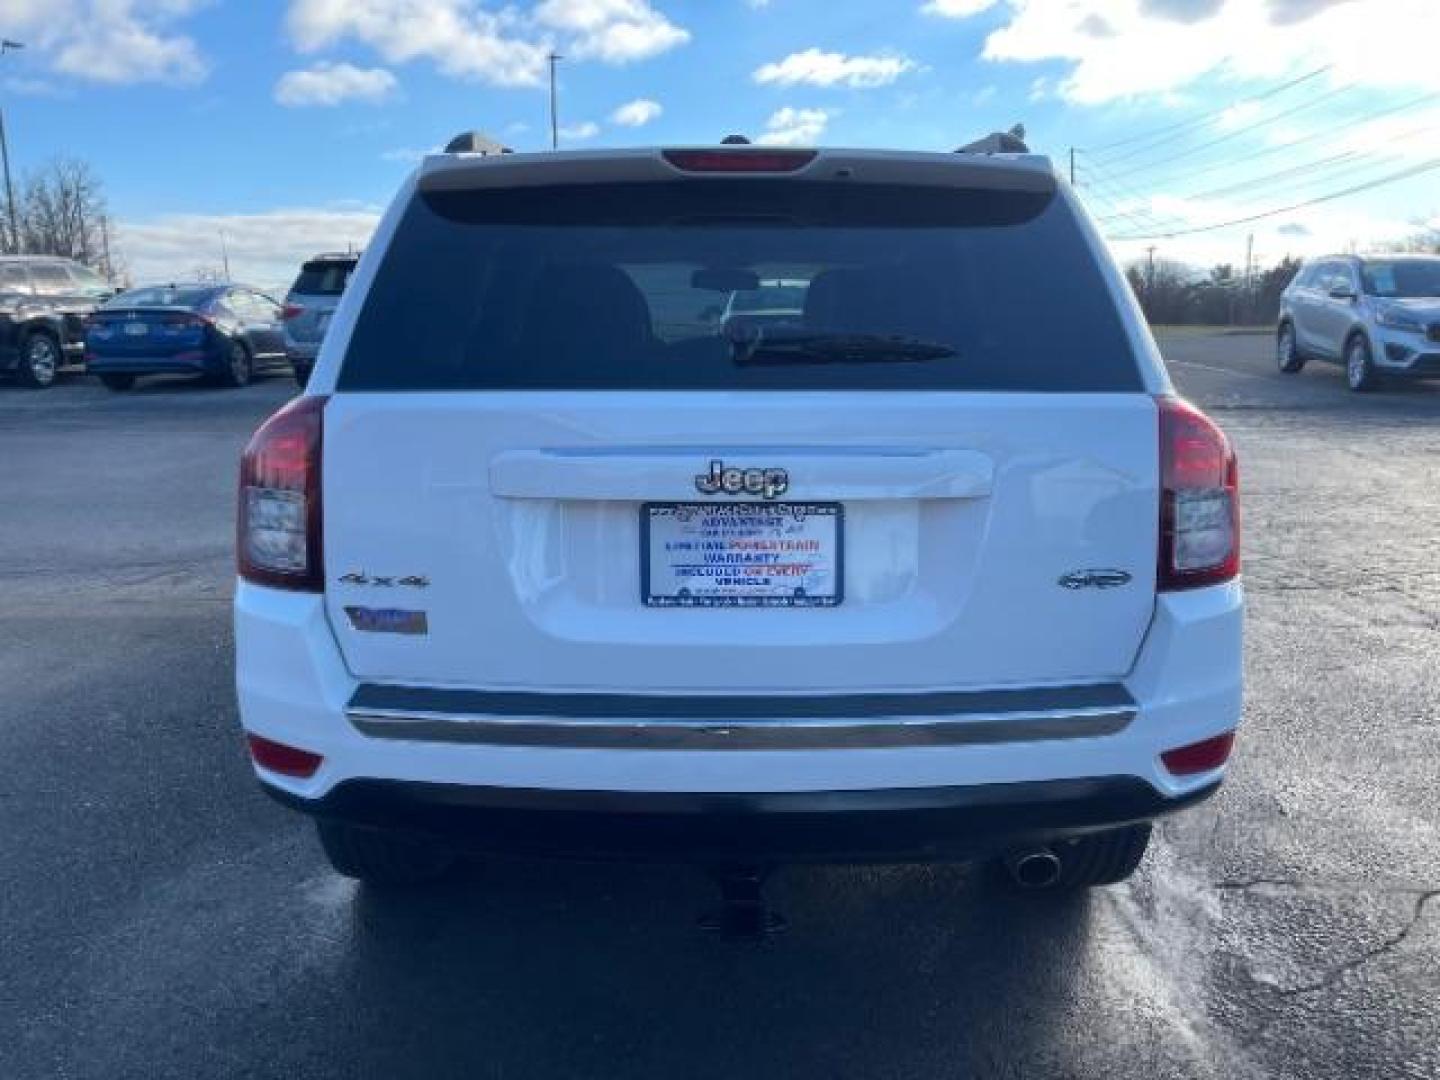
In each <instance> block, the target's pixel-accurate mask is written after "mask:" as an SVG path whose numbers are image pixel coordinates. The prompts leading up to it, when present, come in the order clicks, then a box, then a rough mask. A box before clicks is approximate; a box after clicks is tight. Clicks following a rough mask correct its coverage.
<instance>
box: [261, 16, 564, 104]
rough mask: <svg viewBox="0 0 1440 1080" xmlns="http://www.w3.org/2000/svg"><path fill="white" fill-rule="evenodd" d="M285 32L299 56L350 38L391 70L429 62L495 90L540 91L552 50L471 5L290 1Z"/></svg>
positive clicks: (508, 20) (509, 19)
mask: <svg viewBox="0 0 1440 1080" xmlns="http://www.w3.org/2000/svg"><path fill="white" fill-rule="evenodd" d="M286 26H287V28H288V30H289V33H290V38H291V40H292V41H293V42H294V44H295V47H296V48H297V49H299V50H300V51H301V52H305V53H310V52H317V51H319V50H321V49H324V48H328V47H330V46H332V45H335V44H337V43H339V42H341V41H346V40H354V41H359V42H361V43H363V44H365V45H368V46H370V48H372V49H374V50H375V52H376V53H378V54H379V55H380V56H381V57H382V58H383V59H384V60H385V61H387V62H388V63H391V64H403V63H407V62H409V61H412V60H420V59H425V60H430V61H431V62H433V63H434V64H435V66H436V67H437V68H439V69H440V71H441V72H442V73H444V74H446V75H449V76H451V77H453V78H457V79H467V80H471V81H474V82H484V83H489V84H491V85H493V86H538V85H539V84H540V83H541V81H542V78H543V76H544V74H545V56H546V53H547V52H548V51H549V49H548V47H547V45H546V43H545V42H543V41H538V40H532V39H528V38H525V37H522V36H520V33H522V32H523V30H524V28H523V27H520V26H518V25H517V23H516V18H515V16H514V15H513V14H510V13H508V12H504V13H501V14H496V13H494V12H491V11H487V10H484V9H482V8H480V7H478V6H477V5H476V4H474V3H472V2H471V0H294V2H293V3H292V4H291V5H290V11H289V14H288V15H287V16H286Z"/></svg>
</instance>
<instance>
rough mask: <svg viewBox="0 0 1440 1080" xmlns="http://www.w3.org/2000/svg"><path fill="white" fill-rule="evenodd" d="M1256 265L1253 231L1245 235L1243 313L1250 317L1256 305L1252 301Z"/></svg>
mask: <svg viewBox="0 0 1440 1080" xmlns="http://www.w3.org/2000/svg"><path fill="white" fill-rule="evenodd" d="M1254 265H1255V234H1254V233H1253V232H1252V233H1250V234H1248V235H1247V236H1246V237H1245V306H1244V308H1243V314H1244V317H1245V318H1247V319H1248V318H1250V311H1251V309H1252V308H1253V307H1254V304H1253V303H1251V293H1250V281H1251V274H1252V273H1253V267H1254Z"/></svg>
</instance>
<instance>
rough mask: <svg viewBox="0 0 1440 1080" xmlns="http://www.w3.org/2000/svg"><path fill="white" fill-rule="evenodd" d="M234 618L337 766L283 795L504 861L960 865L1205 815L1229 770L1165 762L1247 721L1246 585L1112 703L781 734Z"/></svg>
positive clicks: (245, 590)
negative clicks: (492, 686) (387, 682)
mask: <svg viewBox="0 0 1440 1080" xmlns="http://www.w3.org/2000/svg"><path fill="white" fill-rule="evenodd" d="M235 614H236V624H235V641H236V664H237V667H236V671H237V689H238V692H239V701H240V714H241V720H242V723H243V725H244V727H245V728H246V730H248V731H250V732H252V733H254V734H256V735H260V736H262V737H264V738H267V739H271V740H274V741H276V742H280V743H284V744H287V745H289V746H294V747H299V748H302V749H305V750H308V751H311V752H313V753H316V754H319V755H321V756H322V757H323V759H324V760H323V763H322V764H321V765H320V767H319V768H318V770H317V771H316V772H315V774H314V775H313V776H310V777H308V778H304V779H297V778H293V777H288V776H281V775H277V774H273V773H269V772H266V771H264V770H257V771H258V774H259V778H260V779H261V781H262V782H263V783H264V784H265V785H266V787H267V789H269V790H271V791H272V792H273V793H275V794H277V795H279V796H281V797H283V798H284V799H285V800H286V801H287V802H289V803H290V804H291V805H294V806H296V807H298V808H300V809H303V810H305V811H307V812H310V813H314V814H320V815H323V816H329V817H343V818H346V819H349V820H355V821H361V822H369V823H371V824H376V825H381V824H384V825H392V826H397V825H398V826H404V827H410V828H426V829H438V830H439V831H443V832H447V833H452V834H453V835H456V836H459V837H461V838H465V837H469V838H470V839H469V842H470V843H472V844H476V845H478V846H481V847H490V848H492V849H496V848H503V847H507V846H514V847H515V848H517V849H519V850H553V851H557V852H568V853H577V854H585V853H589V854H592V855H593V854H600V853H605V852H611V853H625V852H632V853H634V852H643V851H645V850H647V849H651V848H652V843H651V841H656V842H658V841H664V840H666V839H667V838H668V839H669V841H670V851H671V855H670V856H668V857H674V856H673V853H674V852H675V851H680V852H687V851H688V852H691V853H692V855H693V856H695V857H708V855H705V853H706V852H709V851H713V850H720V851H722V852H723V851H725V850H729V848H731V847H734V848H742V847H743V848H746V849H751V850H752V852H758V853H762V854H763V853H764V852H766V851H771V852H774V853H775V856H774V857H776V858H781V857H800V856H801V855H803V856H804V857H807V858H814V859H865V858H877V859H879V858H884V859H896V860H905V859H911V858H919V859H923V858H930V857H935V858H939V857H942V855H943V856H945V857H954V858H963V857H966V856H967V853H976V852H982V851H985V850H996V849H999V848H1003V847H1008V846H1013V845H1014V844H1016V843H1020V842H1024V840H1026V839H1029V838H1036V837H1038V838H1054V837H1055V836H1063V835H1065V834H1066V832H1068V831H1077V830H1084V829H1090V828H1101V827H1104V826H1106V825H1113V824H1119V823H1123V822H1126V821H1131V820H1140V819H1144V818H1148V817H1153V816H1156V815H1157V814H1162V813H1167V812H1169V811H1170V810H1174V809H1178V808H1180V807H1182V806H1185V805H1188V804H1189V803H1190V802H1193V801H1195V800H1196V799H1198V798H1203V797H1204V796H1205V795H1207V794H1209V793H1210V792H1211V791H1213V790H1214V788H1215V786H1216V784H1217V783H1218V782H1219V781H1220V779H1221V777H1222V775H1223V769H1216V770H1212V771H1209V772H1206V773H1202V774H1198V775H1194V776H1183V777H1176V776H1173V775H1171V774H1170V773H1169V772H1168V771H1167V770H1166V769H1165V768H1164V767H1163V765H1162V763H1161V761H1160V754H1161V753H1162V752H1163V751H1165V750H1168V749H1172V748H1175V747H1179V746H1185V745H1188V744H1190V743H1194V742H1198V741H1200V740H1203V739H1207V738H1209V737H1212V736H1214V735H1218V734H1221V733H1223V732H1226V731H1230V730H1233V729H1234V728H1235V727H1236V726H1237V725H1238V724H1239V722H1240V713H1241V697H1242V686H1241V670H1242V664H1241V641H1242V624H1243V599H1242V589H1241V586H1240V583H1239V582H1232V583H1230V584H1228V585H1223V586H1214V587H1212V588H1206V589H1195V590H1191V591H1188V592H1183V593H1174V594H1166V595H1163V596H1161V597H1160V598H1159V599H1158V600H1157V603H1156V610H1155V616H1154V619H1153V621H1152V624H1151V626H1150V629H1149V632H1148V634H1147V636H1146V639H1145V643H1144V645H1143V646H1142V648H1141V650H1140V652H1139V655H1138V656H1137V658H1136V661H1135V663H1134V666H1133V667H1132V668H1131V670H1130V671H1129V672H1128V673H1126V674H1125V675H1124V676H1123V678H1121V679H1119V680H1117V681H1116V682H1113V683H1109V684H1105V685H1103V686H1095V687H1086V688H1076V687H1068V688H1053V687H1052V688H1035V689H1031V690H1023V691H1008V690H1006V691H976V692H970V691H960V692H956V691H947V690H941V691H937V692H933V693H928V694H918V693H909V694H903V695H848V696H845V697H843V698H837V697H831V696H827V695H823V694H812V695H806V696H803V697H793V698H790V699H788V700H789V702H790V704H791V705H792V708H791V710H790V712H789V713H788V714H783V710H779V709H777V708H776V704H775V702H776V699H775V698H774V697H770V698H768V699H766V702H767V703H766V706H765V708H764V710H760V711H763V715H760V714H759V712H760V711H757V708H753V707H751V705H753V702H750V703H748V704H747V699H746V698H744V697H735V696H729V697H723V698H722V697H713V696H706V695H701V696H700V697H701V698H702V700H701V701H700V702H697V701H696V700H694V698H693V697H692V698H689V699H687V698H685V697H683V696H681V697H676V696H663V695H651V694H644V695H614V694H607V695H587V694H583V693H572V694H554V693H548V694H541V695H536V694H523V693H514V692H498V693H497V692H489V691H474V690H434V689H430V690H425V689H421V690H419V691H418V692H415V691H413V690H412V689H411V688H402V687H383V688H373V687H372V688H368V689H367V688H365V687H362V686H361V685H360V684H359V683H358V682H357V680H356V679H355V678H354V676H353V675H351V673H350V672H349V670H348V669H347V667H346V665H345V663H344V660H343V658H342V657H341V655H340V651H339V648H338V647H337V645H336V642H335V636H334V633H333V631H332V630H331V627H330V623H329V620H328V617H327V615H326V611H325V607H324V599H323V597H320V596H316V595H311V594H303V593H293V592H286V591H283V590H275V589H267V588H263V587H260V586H256V585H252V584H249V583H246V582H240V583H238V585H237V588H236V594H235ZM1077 691H1085V692H1086V693H1087V694H1089V695H1090V696H1091V697H1093V700H1091V699H1090V698H1089V697H1086V698H1085V699H1084V700H1082V699H1081V698H1082V696H1083V695H1080V696H1077V694H1076V692H1077ZM1057 694H1060V695H1062V696H1063V698H1064V700H1062V701H1051V700H1050V698H1051V697H1054V696H1055V695H1057ZM1047 695H1048V696H1047ZM597 696H598V697H601V698H604V699H606V700H605V701H604V702H602V703H600V704H599V705H597V703H596V702H595V701H594V700H591V699H592V698H595V697H597ZM1015 696H1023V697H1024V699H1025V700H1024V701H1023V703H1017V701H1016V700H1014V697H1015ZM891 697H901V698H903V699H904V706H903V707H901V706H897V705H895V704H892V703H891V702H890V701H888V700H884V699H888V698H891ZM522 698H523V699H526V700H524V701H519V700H518V699H522ZM538 698H544V699H547V700H545V701H544V702H543V703H542V702H540V701H538V700H537V699H538ZM864 699H872V700H864ZM957 699H965V700H964V701H959V700H957ZM917 703H921V704H917ZM542 704H543V706H544V707H543V708H542V707H541V705H542ZM922 704H923V706H924V707H923V708H922V707H921V705H922ZM601 705H603V708H602V707H601ZM701 705H708V706H710V708H709V711H706V710H705V709H703V708H701V707H700V706H701ZM831 706H833V707H831ZM862 706H863V708H862ZM607 710H608V711H607ZM857 713H863V715H857ZM411 725H419V726H418V727H411ZM1057 725H1058V726H1057ZM575 800H578V801H575ZM629 800H634V801H633V802H631V801H629ZM896 800H901V803H900V804H899V805H897V802H896ZM904 800H910V802H908V803H906V802H904ZM635 807H643V811H642V812H636V810H635V809H634V808H635ZM817 807H819V808H838V809H837V810H836V811H835V812H833V813H832V812H825V813H821V812H820V811H819V810H817V809H816V808H817ZM997 807H998V808H1000V809H997ZM677 808H688V809H677ZM776 808H779V811H778V812H776ZM841 811H843V812H841ZM576 815H578V817H577V816H576ZM711 816H713V817H714V818H715V819H716V823H714V824H706V819H708V818H709V817H711ZM591 817H594V818H595V819H596V820H595V821H594V822H589V823H587V820H581V819H589V818H591ZM687 822H688V823H689V824H685V823H687ZM787 823H788V824H787ZM782 826H783V828H782ZM592 828H593V829H594V830H595V831H591V830H592ZM612 828H613V830H614V832H613V833H612V831H611V830H612ZM776 830H779V831H776ZM772 832H773V833H774V835H773V837H772V835H771V834H772ZM511 833H514V834H515V837H514V838H513V839H512V838H511V837H510V835H509V834H511ZM892 833H893V836H892ZM732 836H733V840H732V839H731V837H732ZM847 836H848V839H847ZM477 837H478V840H477V839H476V838H477ZM522 841H523V842H522ZM882 841H883V843H882ZM660 848H661V850H662V852H663V851H664V849H665V844H664V843H660ZM805 852H809V854H804V853H805Z"/></svg>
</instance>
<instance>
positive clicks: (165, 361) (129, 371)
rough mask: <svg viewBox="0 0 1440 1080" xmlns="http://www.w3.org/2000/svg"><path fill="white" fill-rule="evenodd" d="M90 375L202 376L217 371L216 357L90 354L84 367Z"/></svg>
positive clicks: (217, 360) (218, 361)
mask: <svg viewBox="0 0 1440 1080" xmlns="http://www.w3.org/2000/svg"><path fill="white" fill-rule="evenodd" d="M85 368H86V371H88V372H89V373H90V374H91V375H204V374H210V373H213V372H216V371H219V370H220V368H221V362H220V359H219V358H218V357H215V356H211V355H210V354H208V353H207V354H205V355H204V356H198V357H195V358H193V359H185V360H181V359H177V358H176V357H173V356H104V355H97V354H95V353H91V354H90V356H89V359H88V361H87V363H86V365H85Z"/></svg>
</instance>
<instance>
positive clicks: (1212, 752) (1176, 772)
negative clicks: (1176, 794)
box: [1160, 731, 1235, 776]
mask: <svg viewBox="0 0 1440 1080" xmlns="http://www.w3.org/2000/svg"><path fill="white" fill-rule="evenodd" d="M1234 747H1235V732H1233V731H1227V732H1226V733H1225V734H1224V735H1216V736H1215V737H1214V738H1210V739H1205V740H1203V741H1201V742H1197V743H1191V744H1190V745H1189V746H1177V747H1176V748H1175V749H1174V750H1166V751H1165V752H1164V753H1163V754H1161V755H1160V760H1161V761H1162V762H1163V763H1164V765H1165V768H1166V769H1167V770H1168V771H1169V772H1170V775H1171V776H1194V775H1195V774H1196V773H1202V772H1209V771H1210V770H1211V769H1218V768H1219V767H1220V766H1221V765H1224V764H1225V762H1227V761H1229V760H1230V751H1231V750H1233V749H1234Z"/></svg>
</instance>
